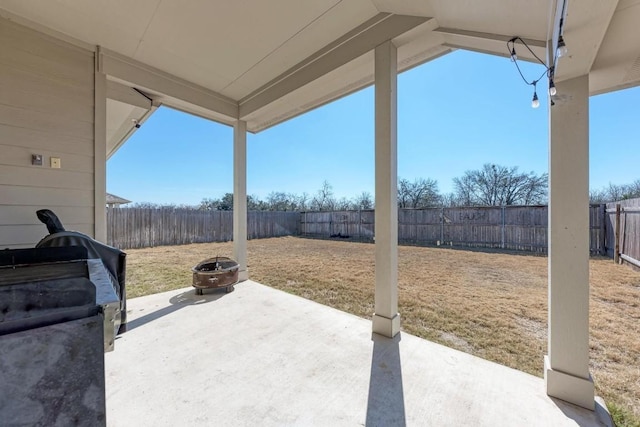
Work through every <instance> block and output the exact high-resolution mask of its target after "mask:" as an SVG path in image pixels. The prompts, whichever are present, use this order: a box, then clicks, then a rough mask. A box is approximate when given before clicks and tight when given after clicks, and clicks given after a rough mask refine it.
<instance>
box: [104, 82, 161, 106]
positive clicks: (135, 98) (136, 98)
mask: <svg viewBox="0 0 640 427" xmlns="http://www.w3.org/2000/svg"><path fill="white" fill-rule="evenodd" d="M107 98H109V99H113V100H114V101H120V102H122V103H123V104H129V105H134V106H136V107H140V108H146V109H147V110H148V109H150V108H151V99H149V98H148V97H146V96H145V95H143V94H141V93H140V92H138V91H136V90H135V89H133V88H131V87H129V86H126V85H123V84H121V83H118V82H114V81H110V80H108V81H107Z"/></svg>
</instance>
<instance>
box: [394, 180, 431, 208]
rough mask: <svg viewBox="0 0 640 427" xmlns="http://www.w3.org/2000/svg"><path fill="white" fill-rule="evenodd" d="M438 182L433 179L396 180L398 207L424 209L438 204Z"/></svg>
mask: <svg viewBox="0 0 640 427" xmlns="http://www.w3.org/2000/svg"><path fill="white" fill-rule="evenodd" d="M440 201H441V197H440V193H439V192H438V182H437V181H435V180H433V179H424V178H416V179H415V180H414V181H413V182H410V181H409V180H407V179H400V180H398V207H401V208H426V207H429V206H436V205H438V204H440Z"/></svg>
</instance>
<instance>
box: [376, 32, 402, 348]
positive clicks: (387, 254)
mask: <svg viewBox="0 0 640 427" xmlns="http://www.w3.org/2000/svg"><path fill="white" fill-rule="evenodd" d="M397 96H398V91H397V52H396V47H395V45H394V44H393V43H392V42H391V41H387V42H385V43H382V44H381V45H379V46H378V47H376V49H375V103H376V106H375V109H376V113H375V120H376V123H375V138H376V143H375V147H376V150H375V151H376V154H375V158H376V160H375V168H376V171H375V175H376V199H375V200H376V202H375V203H376V206H375V252H376V295H375V313H374V315H373V332H375V333H377V334H381V335H384V336H387V337H390V338H391V337H393V336H395V335H396V334H397V333H398V332H400V315H399V314H398V183H397V180H398V165H397V163H398V154H397V151H398V150H397Z"/></svg>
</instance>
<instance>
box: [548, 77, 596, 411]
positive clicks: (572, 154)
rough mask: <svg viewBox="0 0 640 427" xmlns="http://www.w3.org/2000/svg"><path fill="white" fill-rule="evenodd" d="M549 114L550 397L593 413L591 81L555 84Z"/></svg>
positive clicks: (584, 79) (575, 79)
mask: <svg viewBox="0 0 640 427" xmlns="http://www.w3.org/2000/svg"><path fill="white" fill-rule="evenodd" d="M556 88H557V90H558V93H560V94H562V95H563V98H564V99H566V101H557V102H556V104H555V105H554V106H551V107H550V108H549V243H548V244H549V254H548V255H549V258H548V262H549V273H548V274H549V349H548V351H549V354H548V355H547V356H545V361H544V363H545V366H544V376H545V381H546V385H547V394H548V395H550V396H553V397H557V398H559V399H562V400H565V401H567V402H571V403H573V404H576V405H579V406H582V407H584V408H587V409H591V410H593V409H594V387H593V380H592V379H591V375H590V374H589V77H588V76H586V75H585V76H581V77H576V78H573V79H570V80H566V81H563V82H556Z"/></svg>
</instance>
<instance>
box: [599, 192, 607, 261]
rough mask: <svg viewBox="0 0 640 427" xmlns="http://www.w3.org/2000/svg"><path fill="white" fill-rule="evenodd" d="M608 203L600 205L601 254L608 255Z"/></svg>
mask: <svg viewBox="0 0 640 427" xmlns="http://www.w3.org/2000/svg"><path fill="white" fill-rule="evenodd" d="M606 219H607V205H606V204H601V205H600V248H599V249H600V250H599V252H600V255H607V223H606Z"/></svg>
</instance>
